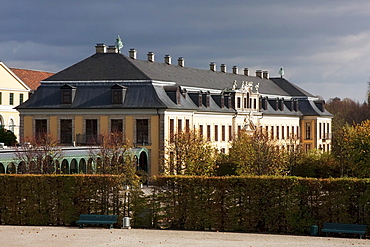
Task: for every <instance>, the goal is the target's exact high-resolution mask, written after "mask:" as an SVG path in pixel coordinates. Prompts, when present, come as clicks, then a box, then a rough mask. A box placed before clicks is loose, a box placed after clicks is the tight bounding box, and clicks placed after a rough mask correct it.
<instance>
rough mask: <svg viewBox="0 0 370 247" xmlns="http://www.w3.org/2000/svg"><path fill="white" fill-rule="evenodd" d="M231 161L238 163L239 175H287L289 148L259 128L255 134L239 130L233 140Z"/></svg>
mask: <svg viewBox="0 0 370 247" xmlns="http://www.w3.org/2000/svg"><path fill="white" fill-rule="evenodd" d="M229 162H230V163H234V164H236V166H237V171H236V172H237V174H239V175H285V174H286V173H287V169H288V162H287V150H286V149H283V148H279V147H278V146H276V143H275V142H274V141H273V140H270V139H269V138H268V136H267V135H266V134H265V133H262V132H261V131H258V130H257V131H255V132H254V133H253V134H249V133H246V132H242V131H241V132H239V134H238V137H237V138H236V139H234V141H233V142H232V147H231V149H230V151H229Z"/></svg>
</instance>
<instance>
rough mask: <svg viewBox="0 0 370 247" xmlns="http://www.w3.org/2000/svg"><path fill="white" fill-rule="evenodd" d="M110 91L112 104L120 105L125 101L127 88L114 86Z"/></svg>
mask: <svg viewBox="0 0 370 247" xmlns="http://www.w3.org/2000/svg"><path fill="white" fill-rule="evenodd" d="M111 89H112V104H122V103H123V101H124V99H125V95H126V90H127V87H125V86H122V85H119V84H116V85H114V86H112V87H111Z"/></svg>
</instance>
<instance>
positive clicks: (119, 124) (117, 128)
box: [110, 119, 123, 135]
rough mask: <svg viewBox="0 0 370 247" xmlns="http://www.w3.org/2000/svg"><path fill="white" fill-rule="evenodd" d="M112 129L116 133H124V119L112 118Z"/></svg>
mask: <svg viewBox="0 0 370 247" xmlns="http://www.w3.org/2000/svg"><path fill="white" fill-rule="evenodd" d="M110 127H111V128H110V131H111V133H114V134H120V135H123V120H122V119H112V120H111V122H110Z"/></svg>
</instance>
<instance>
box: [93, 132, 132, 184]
mask: <svg viewBox="0 0 370 247" xmlns="http://www.w3.org/2000/svg"><path fill="white" fill-rule="evenodd" d="M132 147H133V145H131V144H130V143H129V141H128V140H126V139H124V138H123V135H122V133H120V132H115V133H111V134H107V135H102V136H101V138H100V140H99V147H98V148H97V149H92V150H91V151H90V156H91V158H92V159H93V160H94V161H95V163H96V164H97V168H96V172H97V173H99V174H124V175H125V178H126V179H127V183H128V184H131V183H132V181H135V180H136V179H138V176H137V174H136V166H137V160H136V157H135V156H134V155H132V154H130V152H129V150H130V148H132Z"/></svg>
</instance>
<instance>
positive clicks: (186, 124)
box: [185, 119, 190, 134]
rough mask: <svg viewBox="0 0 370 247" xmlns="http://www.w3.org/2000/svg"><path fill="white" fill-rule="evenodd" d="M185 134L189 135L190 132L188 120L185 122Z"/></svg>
mask: <svg viewBox="0 0 370 247" xmlns="http://www.w3.org/2000/svg"><path fill="white" fill-rule="evenodd" d="M185 132H186V134H189V132H190V120H189V119H186V120H185Z"/></svg>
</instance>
